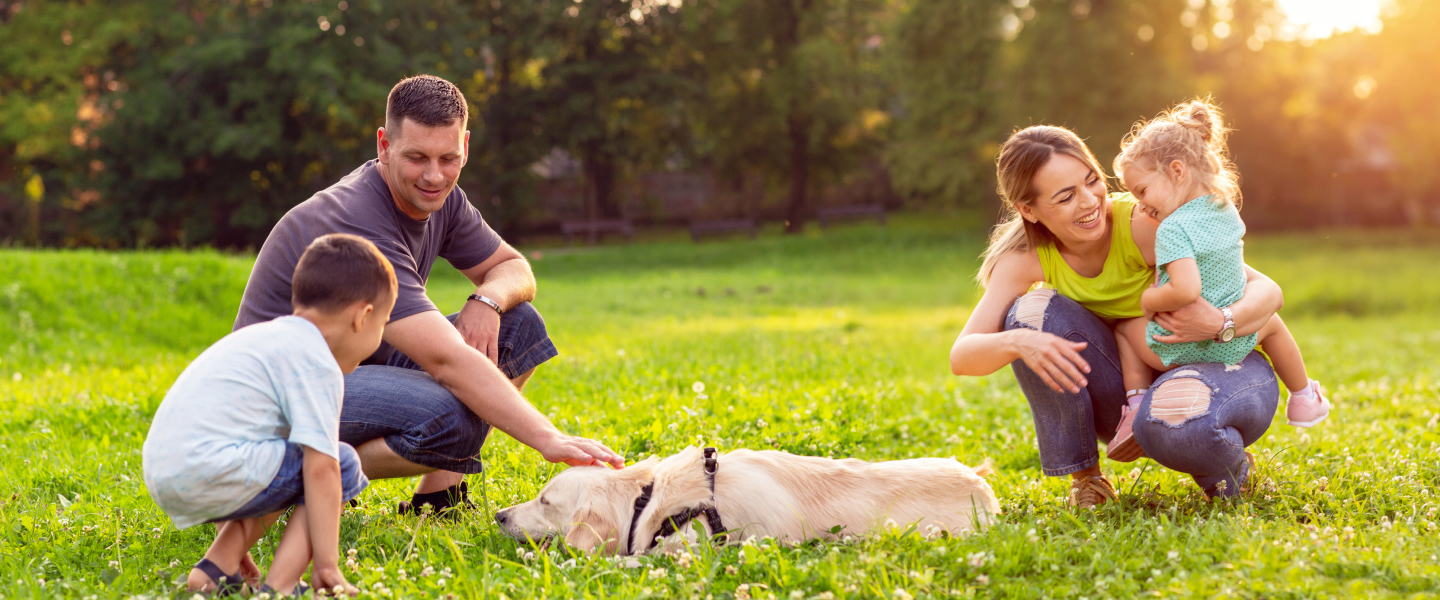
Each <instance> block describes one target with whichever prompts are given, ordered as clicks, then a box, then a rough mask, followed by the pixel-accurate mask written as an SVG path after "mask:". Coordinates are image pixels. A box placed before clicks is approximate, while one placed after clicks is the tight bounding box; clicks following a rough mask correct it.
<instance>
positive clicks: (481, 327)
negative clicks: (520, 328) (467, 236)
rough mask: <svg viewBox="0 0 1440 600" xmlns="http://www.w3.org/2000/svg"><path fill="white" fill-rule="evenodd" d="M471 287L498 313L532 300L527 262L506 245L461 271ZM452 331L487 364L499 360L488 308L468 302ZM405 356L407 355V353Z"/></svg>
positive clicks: (496, 320) (494, 318)
mask: <svg viewBox="0 0 1440 600" xmlns="http://www.w3.org/2000/svg"><path fill="white" fill-rule="evenodd" d="M461 273H464V274H465V277H466V278H468V279H469V280H470V282H471V283H473V284H475V293H476V294H480V295H481V296H484V297H486V298H489V299H491V300H494V301H495V303H496V304H499V305H500V310H510V309H512V308H514V307H515V306H517V305H519V304H520V303H522V302H529V301H531V300H534V299H535V272H534V271H531V270H530V263H529V261H526V260H525V256H524V255H522V254H520V252H519V251H518V250H516V249H515V248H514V247H512V246H511V245H510V244H507V243H505V242H503V241H502V242H500V247H499V248H496V249H495V253H494V254H491V255H490V258H487V259H485V261H484V262H482V263H480V264H478V265H475V266H473V267H470V268H469V269H465V270H464V271H461ZM455 328H456V329H457V330H459V331H460V337H461V338H462V339H464V340H465V343H466V344H468V345H469V346H470V347H471V348H474V349H476V350H479V351H480V352H481V353H483V354H484V355H485V356H486V357H488V358H489V359H490V360H491V362H495V361H498V360H499V352H500V314H499V313H497V312H495V309H493V308H491V307H490V306H488V305H486V304H484V303H481V302H476V301H474V300H470V301H467V302H465V307H464V308H462V309H460V314H459V315H457V316H456V318H455ZM407 354H408V353H407Z"/></svg>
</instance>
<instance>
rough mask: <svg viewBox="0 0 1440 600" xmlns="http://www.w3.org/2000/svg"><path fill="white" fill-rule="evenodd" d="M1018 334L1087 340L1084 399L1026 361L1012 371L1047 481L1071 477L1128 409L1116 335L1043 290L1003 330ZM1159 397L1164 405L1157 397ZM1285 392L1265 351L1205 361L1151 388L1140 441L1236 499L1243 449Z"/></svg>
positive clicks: (1020, 303) (1016, 309) (1160, 458)
mask: <svg viewBox="0 0 1440 600" xmlns="http://www.w3.org/2000/svg"><path fill="white" fill-rule="evenodd" d="M1018 327H1026V328H1029V329H1036V330H1039V331H1044V332H1046V333H1053V334H1055V335H1058V336H1060V337H1063V338H1065V339H1068V340H1071V341H1076V342H1086V343H1087V344H1088V345H1087V346H1086V348H1085V350H1083V351H1081V353H1080V355H1081V356H1083V357H1084V358H1085V360H1086V362H1088V363H1089V364H1090V373H1087V374H1086V380H1087V382H1088V384H1089V385H1088V386H1086V387H1085V388H1082V389H1081V390H1080V393H1078V394H1071V393H1068V392H1067V393H1060V392H1056V391H1055V390H1052V389H1050V387H1049V386H1047V385H1045V383H1044V382H1043V381H1042V380H1041V379H1040V377H1039V376H1038V375H1036V374H1035V372H1034V371H1032V370H1031V369H1030V367H1028V366H1026V365H1025V362H1024V361H1021V360H1017V361H1015V362H1014V363H1012V364H1011V368H1012V369H1013V370H1014V372H1015V379H1016V380H1017V381H1019V383H1020V389H1021V390H1023V391H1024V392H1025V397H1026V399H1027V400H1029V402H1030V412H1031V414H1032V415H1033V417H1034V419H1035V436H1036V439H1037V440H1038V442H1039V446H1040V467H1041V469H1042V470H1043V471H1044V473H1045V474H1046V475H1051V476H1059V475H1069V474H1071V473H1075V472H1077V471H1082V470H1085V469H1087V468H1090V467H1093V466H1095V465H1096V464H1098V463H1099V460H1100V453H1099V451H1098V450H1097V449H1096V443H1095V441H1096V439H1099V440H1101V441H1105V442H1108V441H1109V440H1110V438H1111V437H1112V436H1114V435H1115V428H1116V426H1117V425H1118V424H1119V422H1120V407H1121V406H1123V405H1124V404H1125V389H1124V387H1125V386H1124V381H1123V379H1122V377H1121V373H1120V355H1119V351H1118V350H1117V349H1116V346H1115V335H1114V334H1113V333H1112V332H1111V329H1110V327H1109V326H1107V325H1106V324H1105V323H1104V322H1103V321H1101V320H1100V319H1099V318H1098V317H1096V316H1095V315H1093V314H1091V313H1090V311H1088V310H1085V308H1084V307H1082V306H1080V304H1078V303H1076V302H1075V301H1074V300H1071V299H1069V298H1066V297H1064V296H1061V295H1058V294H1055V293H1054V292H1053V291H1051V290H1036V291H1034V292H1031V293H1029V294H1026V295H1025V296H1021V297H1020V299H1018V300H1016V301H1015V304H1014V305H1013V306H1011V307H1010V314H1009V316H1007V317H1006V319H1005V329H1006V330H1007V331H1008V330H1011V329H1015V328H1018ZM1157 398H1158V400H1157ZM1279 401H1280V388H1279V386H1278V385H1277V383H1276V379H1275V371H1274V370H1273V369H1272V368H1271V367H1270V363H1268V362H1266V360H1265V359H1264V358H1263V357H1262V356H1261V355H1260V353H1259V352H1251V353H1250V355H1249V356H1248V357H1246V358H1245V360H1243V361H1241V363H1240V364H1239V365H1235V366H1231V367H1228V368H1227V367H1226V366H1225V365H1222V364H1218V363H1203V364H1194V365H1185V366H1181V367H1176V368H1174V369H1171V370H1170V371H1168V372H1166V373H1164V374H1163V375H1161V376H1160V377H1159V378H1157V379H1156V380H1155V383H1154V384H1152V385H1151V386H1150V392H1149V393H1148V394H1146V395H1145V401H1144V402H1143V403H1141V405H1140V411H1139V414H1138V415H1137V416H1136V417H1135V424H1134V432H1135V441H1136V442H1138V443H1139V444H1140V448H1141V449H1143V450H1144V451H1145V455H1146V456H1149V457H1150V458H1152V459H1154V460H1155V462H1158V463H1160V464H1161V465H1163V466H1165V467H1166V468H1169V469H1174V470H1176V471H1179V472H1181V473H1185V474H1188V475H1190V476H1191V477H1192V478H1194V479H1195V483H1197V484H1199V486H1200V488H1201V489H1203V490H1205V493H1206V494H1210V495H1212V496H1213V495H1220V496H1230V495H1235V494H1238V493H1239V492H1240V488H1241V484H1242V483H1244V482H1245V481H1246V480H1247V479H1248V478H1249V468H1250V467H1249V463H1248V462H1247V461H1246V460H1245V447H1246V446H1249V445H1250V444H1253V443H1255V441H1256V440H1258V439H1260V437H1261V436H1263V435H1265V431H1266V430H1267V429H1269V428H1270V422H1271V420H1272V419H1273V418H1274V416H1275V408H1276V406H1277V405H1278V404H1279Z"/></svg>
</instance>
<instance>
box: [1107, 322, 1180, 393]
mask: <svg viewBox="0 0 1440 600" xmlns="http://www.w3.org/2000/svg"><path fill="white" fill-rule="evenodd" d="M1145 323H1146V321H1145V319H1140V318H1136V319H1125V320H1123V321H1120V322H1118V323H1116V324H1115V345H1116V346H1118V347H1119V349H1120V372H1121V374H1122V375H1123V377H1124V378H1125V389H1126V391H1129V390H1143V389H1145V388H1148V387H1150V384H1151V383H1153V382H1154V381H1155V371H1157V370H1159V371H1166V370H1168V369H1166V368H1165V363H1163V362H1161V361H1160V357H1159V356H1156V355H1155V351H1154V350H1151V349H1150V346H1149V345H1148V344H1147V343H1146V342H1145Z"/></svg>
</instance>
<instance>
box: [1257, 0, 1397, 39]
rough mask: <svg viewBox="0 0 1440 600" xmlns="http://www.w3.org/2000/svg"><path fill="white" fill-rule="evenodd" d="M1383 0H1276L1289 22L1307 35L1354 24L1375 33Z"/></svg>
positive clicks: (1331, 30) (1330, 31) (1324, 34)
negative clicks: (1299, 27)
mask: <svg viewBox="0 0 1440 600" xmlns="http://www.w3.org/2000/svg"><path fill="white" fill-rule="evenodd" d="M1382 2H1384V0H1279V2H1278V4H1279V5H1280V9H1281V10H1282V11H1284V12H1285V16H1286V17H1287V18H1289V20H1290V22H1291V23H1294V24H1295V25H1298V26H1301V27H1305V28H1306V30H1307V33H1308V34H1309V35H1310V37H1316V38H1321V37H1326V36H1329V35H1331V34H1333V33H1338V32H1342V31H1350V30H1352V29H1355V28H1357V27H1359V28H1362V29H1364V30H1365V31H1369V32H1371V33H1378V32H1379V31H1380V28H1381V27H1382V25H1381V23H1380V10H1381V4H1382Z"/></svg>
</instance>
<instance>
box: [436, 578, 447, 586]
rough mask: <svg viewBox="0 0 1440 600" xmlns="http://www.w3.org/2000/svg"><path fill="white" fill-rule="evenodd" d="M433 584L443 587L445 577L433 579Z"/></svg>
mask: <svg viewBox="0 0 1440 600" xmlns="http://www.w3.org/2000/svg"><path fill="white" fill-rule="evenodd" d="M435 585H438V586H440V587H445V578H444V577H441V578H440V579H437V580H435Z"/></svg>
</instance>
